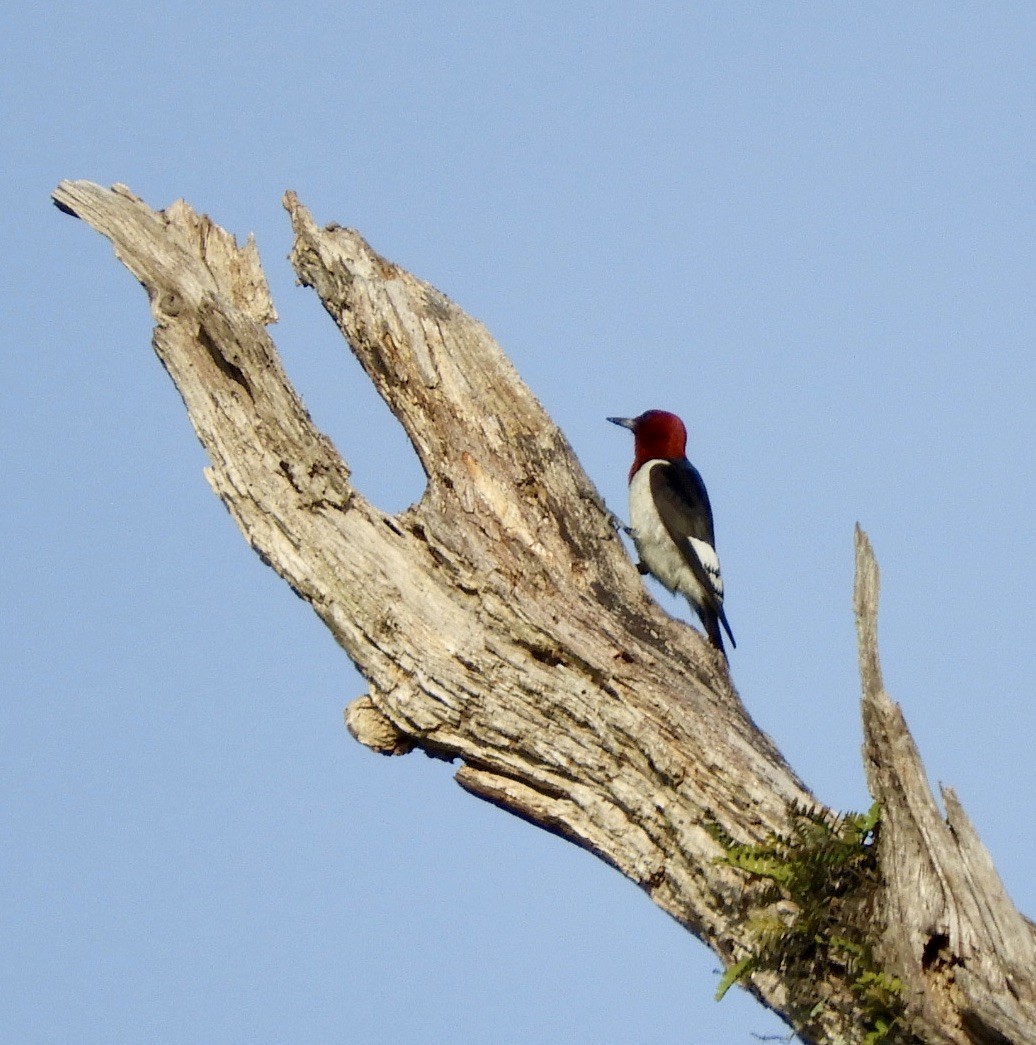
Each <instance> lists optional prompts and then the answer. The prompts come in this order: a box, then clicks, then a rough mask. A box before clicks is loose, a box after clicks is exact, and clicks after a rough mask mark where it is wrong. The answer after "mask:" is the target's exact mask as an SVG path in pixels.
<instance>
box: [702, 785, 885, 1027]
mask: <svg viewBox="0 0 1036 1045" xmlns="http://www.w3.org/2000/svg"><path fill="white" fill-rule="evenodd" d="M789 817H790V820H791V825H792V827H791V830H790V832H789V833H788V834H787V835H780V834H776V833H775V834H772V835H770V837H769V838H767V839H766V841H764V842H762V843H760V844H758V845H745V844H743V843H741V842H737V841H735V840H734V839H733V838H732V837H731V836H730V835H729V834H728V833H727V832H726V831H724V830H723V829H722V828H720V826H719V825H718V824H717V823H715V821H710V822H707V823H706V824H705V828H706V830H707V831H708V832H709V834H710V835H711V836H712V838H713V839H715V841H716V842H717V844H718V845H719V846H720V847H721V849H722V850H723V854H722V855H721V856H719V857H717V858H716V862H717V863H723V864H727V865H728V866H729V867H733V868H735V869H737V870H739V871H741V872H743V873H744V874H747V875H748V876H749V877H751V878H753V879H755V880H757V881H758V882H759V883H760V885H761V886H762V888H761V889H760V890H758V891H757V893H756V894H755V895H754V896H753V903H754V905H755V906H757V907H758V908H759V909H760V910H765V909H766V908H768V907H772V906H773V905H774V904H776V903H777V902H778V901H780V900H783V901H791V905H793V909H794V916H793V917H792V918H791V919H790V921H788V922H787V923H786V922H785V921H782V920H781V919H780V918H778V917H776V916H775V915H773V914H760V915H758V916H756V917H754V918H753V919H752V920H751V921H750V922H749V927H748V928H749V933H750V935H751V937H752V940H753V944H754V946H753V948H752V950H751V952H750V953H749V954H747V955H745V956H744V957H743V958H741V959H740V960H739V961H737V962H735V963H734V964H733V965H731V966H730V967H729V968H728V969H727V970H726V971H725V972H724V974H723V977H722V979H721V980H720V983H719V986H718V987H717V989H716V999H717V1000H719V999H720V998H722V997H723V995H725V994H726V993H727V991H728V990H729V989H730V988H731V987H732V986H733V985H734V984H735V983H738V982H739V981H742V980H745V979H747V978H748V977H750V976H751V975H752V973H753V972H755V971H756V970H758V969H772V970H784V969H787V968H790V967H792V966H794V967H796V968H797V969H799V970H804V971H805V973H806V975H813V976H815V977H816V978H817V979H818V980H819V979H822V978H823V977H824V975H826V973H827V972H828V971H829V970H830V968H831V967H832V966H835V967H837V968H838V969H841V970H842V971H843V974H844V975H845V977H846V979H847V980H848V983H849V986H850V988H851V990H852V991H853V993H854V994H856V996H857V997H858V998H859V1000H860V1005H861V1008H862V1009H863V1010H864V1012H865V1013H866V1016H867V1026H866V1030H867V1037H866V1041H867V1043H868V1045H878V1043H880V1042H882V1041H884V1040H885V1039H886V1038H887V1037H888V1035H889V1034H890V1033H891V1031H892V1029H893V1028H894V1027H896V1026H897V1025H898V1024H899V1022H900V1016H901V1012H902V998H901V995H902V991H903V985H902V983H901V982H900V981H899V980H898V979H896V978H895V977H893V976H888V975H887V974H885V973H884V972H882V971H881V970H880V969H878V967H877V964H876V961H875V959H874V956H873V954H872V952H871V948H870V945H869V943H868V942H867V941H866V940H865V939H864V938H863V934H862V932H861V931H859V930H858V929H856V928H855V926H854V921H855V920H856V919H855V918H854V917H853V915H854V912H855V910H856V909H857V907H858V905H859V903H860V902H861V900H862V899H865V898H866V896H867V895H868V894H869V893H870V892H872V891H873V889H874V888H876V887H877V884H878V872H877V853H876V847H875V842H876V841H877V834H878V831H879V828H880V819H881V811H880V808H879V806H878V805H877V803H875V804H874V805H873V806H871V808H870V809H869V810H868V811H867V812H866V813H840V814H832V813H830V812H828V811H827V810H824V809H820V808H817V807H815V806H806V805H799V804H794V805H792V806H791V807H790V808H789ZM823 1004H824V1003H823V1002H817V1003H816V1004H815V1005H813V1006H812V1007H810V1008H809V1009H806V1010H804V1011H803V1012H802V1014H801V1015H802V1019H803V1020H804V1022H806V1023H809V1022H812V1021H813V1020H814V1019H816V1017H817V1016H818V1015H819V1013H820V1012H822V1011H823Z"/></svg>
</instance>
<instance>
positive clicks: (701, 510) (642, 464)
mask: <svg viewBox="0 0 1036 1045" xmlns="http://www.w3.org/2000/svg"><path fill="white" fill-rule="evenodd" d="M608 420H609V421H611V422H612V424H616V425H621V426H622V427H623V428H628V429H629V430H630V431H631V432H632V433H633V438H634V442H635V446H634V456H633V467H632V468H631V469H630V478H629V483H630V529H629V531H628V532H629V535H630V536H631V537H632V538H633V543H634V544H635V545H636V547H637V553H638V554H639V555H640V562H639V563H638V564H637V569H639V570H640V572H641V573H650V574H651V575H652V576H653V577H655V578H656V579H657V580H659V581H661V583H662V585H663V586H664V587H666V588H668V589H669V591H671V592H674V593H678V594H680V595H683V596H684V598H686V599H687V601H688V602H689V603H690V604H691V609H693V610H694V612H695V613H697V614H698V616H699V617H700V618H701V622H702V624H703V625H704V626H705V633H706V634H707V635H708V637H709V641H710V642H711V643H712V644H713V646H715V647H716V649H718V650H719V651H720V652H721V653H723V654H724V655H725V654H726V651H725V650H724V649H723V636H722V635H721V633H720V630H719V626H720V624H722V625H723V627H724V628H725V629H726V632H727V635H729V636H730V644H731V645H732V646H737V643H736V642H735V641H734V636H733V635H732V634H731V631H730V625H729V624H728V623H727V615H726V614H725V613H724V612H723V578H722V577H721V576H720V572H719V557H718V556H717V555H716V536H715V533H714V531H713V526H712V506H711V505H710V504H709V495H708V493H707V492H706V490H705V484H704V483H703V482H702V479H701V476H700V475H699V474H698V469H697V468H695V467H694V465H693V464H691V462H690V461H688V460H687V429H686V428H685V427H684V424H683V421H681V420H680V418H678V417H677V416H676V414H670V413H666V411H665V410H648V411H647V412H646V413H643V414H641V415H640V417H609V418H608Z"/></svg>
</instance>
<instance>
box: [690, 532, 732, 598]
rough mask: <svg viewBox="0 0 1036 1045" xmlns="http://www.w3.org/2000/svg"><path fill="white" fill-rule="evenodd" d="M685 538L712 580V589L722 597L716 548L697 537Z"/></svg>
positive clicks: (721, 581) (721, 583)
mask: <svg viewBox="0 0 1036 1045" xmlns="http://www.w3.org/2000/svg"><path fill="white" fill-rule="evenodd" d="M687 540H688V541H690V544H691V547H692V548H693V549H694V553H695V554H696V555H697V556H698V561H699V562H700V563H701V564H702V566H704V567H705V572H706V573H707V574H708V577H709V580H710V581H712V590H713V591H715V593H716V594H717V595H718V596H719V597H720V598H721V599H722V598H723V578H722V576H720V572H719V556H718V555H717V554H716V549H715V548H713V547H712V545H711V544H709V543H707V542H706V541H702V540H699V539H698V538H697V537H688V538H687Z"/></svg>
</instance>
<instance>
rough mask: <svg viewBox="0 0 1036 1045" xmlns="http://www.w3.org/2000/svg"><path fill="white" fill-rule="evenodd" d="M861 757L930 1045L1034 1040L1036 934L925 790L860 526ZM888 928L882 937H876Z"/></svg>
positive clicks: (919, 1017) (905, 967)
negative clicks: (896, 699)
mask: <svg viewBox="0 0 1036 1045" xmlns="http://www.w3.org/2000/svg"><path fill="white" fill-rule="evenodd" d="M855 608H856V623H857V635H858V640H859V652H860V676H861V679H862V682H863V723H864V737H865V740H864V759H865V763H866V769H867V780H868V784H869V786H870V790H871V794H873V795H874V797H875V798H876V799H877V800H878V801H879V802H880V803H881V808H882V825H881V837H880V841H879V846H880V856H881V866H882V870H883V876H882V877H883V889H882V907H883V911H884V928H883V932H882V933H881V935H880V942H881V949H882V953H883V956H884V958H885V961H886V963H887V965H888V966H889V967H891V968H894V969H895V970H896V973H897V975H898V976H899V977H900V979H901V980H903V982H904V984H905V985H906V989H907V992H908V998H909V1001H910V1007H911V1012H912V1013H913V1014H914V1015H915V1017H916V1030H917V1033H918V1034H920V1035H921V1037H922V1038H923V1039H924V1040H926V1041H947V1042H1003V1041H1009V1042H1031V1041H1036V935H1034V932H1033V926H1032V924H1031V923H1030V922H1028V921H1027V920H1026V919H1025V918H1024V917H1023V916H1022V915H1021V914H1019V913H1018V911H1017V910H1016V909H1015V907H1014V905H1013V904H1012V903H1011V901H1010V900H1009V899H1008V897H1007V894H1006V892H1005V891H1004V887H1003V884H1002V883H1001V881H1000V877H999V875H997V873H996V870H995V868H994V867H993V861H992V860H991V859H990V856H989V853H988V852H987V850H986V849H985V847H984V846H983V845H982V843H981V842H980V841H979V839H978V836H977V835H976V833H975V830H974V828H973V827H972V826H971V822H970V821H969V820H968V818H967V816H966V814H965V813H964V810H963V809H962V808H961V806H960V803H959V802H958V801H957V796H956V795H955V794H954V792H953V791H952V789H950V788H942V797H943V802H944V803H945V805H946V816H945V818H944V817H943V815H942V814H941V813H940V812H939V808H938V806H937V804H936V801H935V798H934V796H933V795H932V793H931V790H930V788H929V786H928V780H927V777H926V776H925V771H924V766H923V765H922V764H921V756H920V754H919V753H918V750H917V747H916V745H915V744H914V741H913V738H912V737H911V735H910V731H909V730H908V729H907V725H906V721H905V720H904V718H903V714H902V712H901V711H900V709H899V707H898V706H897V705H896V704H893V702H892V700H891V699H890V698H889V695H888V694H887V693H886V692H885V687H884V683H883V681H882V677H881V665H880V663H879V660H878V644H877V611H878V567H877V563H876V562H875V560H874V555H873V552H872V551H871V546H870V542H869V541H868V540H867V537H866V535H865V534H864V533H863V531H862V530H861V529H860V528H859V527H858V526H857V528H856V590H855ZM879 928H880V927H879Z"/></svg>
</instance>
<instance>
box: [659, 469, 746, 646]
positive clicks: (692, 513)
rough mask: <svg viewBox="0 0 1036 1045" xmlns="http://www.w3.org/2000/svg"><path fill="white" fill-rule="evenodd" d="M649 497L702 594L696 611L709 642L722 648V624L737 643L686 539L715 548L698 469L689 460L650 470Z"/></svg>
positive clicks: (720, 598) (709, 580) (712, 586)
mask: <svg viewBox="0 0 1036 1045" xmlns="http://www.w3.org/2000/svg"><path fill="white" fill-rule="evenodd" d="M651 496H652V498H653V499H654V502H655V507H656V508H657V509H658V514H659V517H660V518H661V520H662V525H663V526H664V527H665V528H666V532H667V533H668V534H669V536H670V537H671V538H672V539H673V543H674V544H675V545H676V546H677V548H679V549H680V553H681V554H682V555H683V557H684V560H685V561H686V562H687V565H688V566H690V568H691V571H692V572H693V573H694V576H695V579H696V580H697V581H698V583H699V584H700V585H701V588H702V591H703V592H705V601H704V604H703V605H702V606H701V607H700V608H699V615H700V616H701V619H702V624H704V625H705V631H706V634H707V635H708V637H709V641H710V642H711V643H712V644H713V645H714V646H715V647H716V648H717V649H719V650H722V649H723V638H722V636H721V634H720V630H719V625H720V623H722V624H723V627H724V628H725V629H726V632H727V635H729V636H730V644H731V645H732V646H734V647H736V646H737V643H736V642H735V641H734V636H733V634H732V633H731V630H730V625H729V624H728V623H727V615H726V613H724V611H723V596H722V595H721V594H719V592H717V591H716V587H715V584H714V581H713V579H712V576H711V575H710V574H709V571H708V570H706V569H705V567H704V566H703V565H702V562H701V560H700V559H699V558H698V556H697V554H696V553H695V551H694V547H693V546H692V545H691V543H690V541H688V540H687V538H688V537H694V538H696V539H697V540H699V541H705V542H706V543H707V544H709V545H710V546H711V547H713V548H715V547H716V535H715V529H714V527H713V522H712V505H711V504H710V503H709V494H708V491H707V490H706V489H705V483H704V482H703V481H702V478H701V475H700V474H699V472H698V469H697V468H695V467H694V465H692V464H691V463H690V461H687V460H683V461H667V462H666V463H665V464H656V465H655V466H654V467H653V468H652V469H651Z"/></svg>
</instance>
